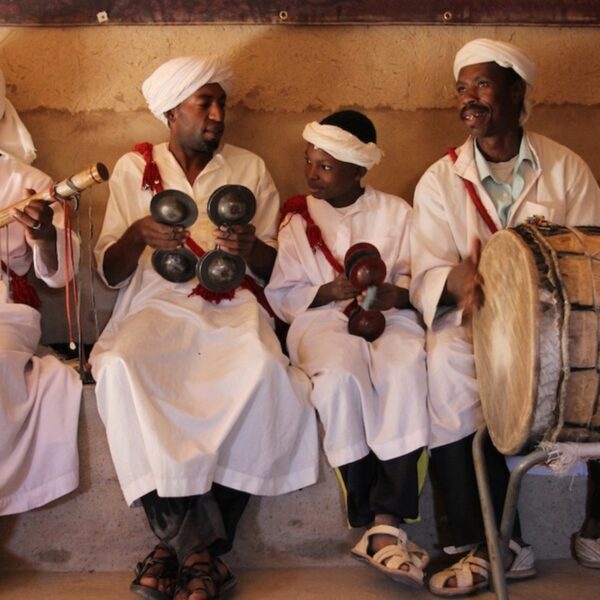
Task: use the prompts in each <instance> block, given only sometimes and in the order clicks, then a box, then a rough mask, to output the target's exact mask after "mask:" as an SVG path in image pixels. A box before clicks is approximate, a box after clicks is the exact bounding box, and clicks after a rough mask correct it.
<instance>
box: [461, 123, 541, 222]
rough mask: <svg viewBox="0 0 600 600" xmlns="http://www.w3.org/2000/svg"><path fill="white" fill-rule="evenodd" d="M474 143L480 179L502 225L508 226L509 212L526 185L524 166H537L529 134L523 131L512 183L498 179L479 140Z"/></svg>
mask: <svg viewBox="0 0 600 600" xmlns="http://www.w3.org/2000/svg"><path fill="white" fill-rule="evenodd" d="M473 144H474V155H475V164H476V165H477V171H478V173H479V179H480V181H481V183H482V184H483V187H484V188H485V189H486V191H487V193H488V194H489V195H490V198H491V199H492V202H493V203H494V205H495V207H496V210H497V211H498V216H499V217H500V221H501V222H502V225H503V226H504V227H506V223H507V221H508V213H509V212H510V209H511V207H512V205H513V204H514V202H515V200H516V199H517V198H518V197H519V195H520V194H521V192H522V191H523V186H524V185H525V179H524V177H523V174H522V169H524V168H533V169H535V168H537V162H536V160H535V156H534V155H533V152H532V150H531V147H530V146H529V142H528V141H527V136H526V135H525V134H524V133H523V137H522V138H521V145H520V147H519V154H517V156H516V161H515V165H514V168H513V173H512V178H511V183H504V182H502V181H497V180H496V178H495V177H494V174H493V173H492V171H491V169H490V164H489V163H488V161H487V160H486V159H485V158H484V157H483V154H481V151H480V150H479V148H478V147H477V142H476V141H475V140H473Z"/></svg>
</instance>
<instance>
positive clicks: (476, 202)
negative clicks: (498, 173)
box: [448, 148, 498, 233]
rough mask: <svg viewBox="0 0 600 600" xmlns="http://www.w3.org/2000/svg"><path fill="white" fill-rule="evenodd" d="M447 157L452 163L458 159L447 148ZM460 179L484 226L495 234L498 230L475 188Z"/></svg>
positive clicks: (454, 151) (454, 152)
mask: <svg viewBox="0 0 600 600" xmlns="http://www.w3.org/2000/svg"><path fill="white" fill-rule="evenodd" d="M448 156H450V158H451V159H452V162H456V159H457V158H458V155H457V154H456V149H455V148H448ZM461 179H462V181H463V183H464V184H465V188H467V192H468V194H469V196H470V198H471V201H472V202H473V204H474V205H475V208H476V209H477V212H478V213H479V215H480V216H481V218H482V219H483V220H484V221H485V224H486V225H487V226H488V229H489V230H490V231H491V232H492V233H496V231H498V228H497V227H496V223H494V221H493V219H492V217H490V214H489V213H488V211H487V210H485V206H483V204H482V202H481V198H480V197H479V194H478V193H477V190H476V189H475V186H474V185H473V183H472V182H471V181H469V180H468V179H465V178H464V177H461Z"/></svg>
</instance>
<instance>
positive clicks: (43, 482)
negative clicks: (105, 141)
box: [0, 155, 81, 515]
mask: <svg viewBox="0 0 600 600" xmlns="http://www.w3.org/2000/svg"><path fill="white" fill-rule="evenodd" d="M0 182H1V186H2V192H0V208H5V207H8V206H11V205H13V204H15V203H16V202H18V201H20V200H22V199H23V198H24V197H25V195H26V192H25V189H26V188H31V189H35V190H36V191H41V190H43V189H45V188H47V187H48V186H49V185H50V184H51V183H52V182H51V180H50V178H49V177H48V176H47V175H44V173H42V172H41V171H38V170H37V169H35V168H33V167H30V166H29V165H27V164H25V163H22V162H21V161H19V160H17V159H14V158H11V157H8V156H5V155H2V156H0ZM53 208H54V211H55V216H54V224H55V226H56V227H57V233H58V237H57V251H58V257H59V267H58V269H57V271H56V272H54V273H50V272H49V271H48V269H47V268H46V266H45V265H44V264H43V263H42V261H41V255H40V253H39V251H38V249H37V248H36V249H35V251H33V252H32V250H31V247H30V246H29V245H28V244H27V242H26V241H25V235H24V230H23V227H22V226H21V225H20V224H18V223H11V224H9V225H8V227H5V228H2V229H0V259H2V260H3V261H4V262H5V263H7V264H8V266H9V267H10V268H11V269H12V270H13V271H15V272H16V273H17V274H19V275H23V274H25V273H26V272H27V271H28V270H29V268H30V267H31V264H32V262H33V265H34V270H35V274H36V276H37V277H39V278H40V279H42V280H43V281H44V282H45V283H46V284H47V285H49V286H51V287H61V286H63V285H64V282H65V279H64V278H65V271H64V269H65V262H64V260H63V257H64V244H63V231H64V230H63V229H62V209H61V208H60V207H59V206H57V205H56V204H55V205H53ZM73 245H74V250H75V255H76V256H75V261H76V264H77V262H78V254H79V241H78V239H77V236H75V235H74V236H73ZM40 336H41V329H40V313H39V312H38V311H37V310H35V309H34V308H31V307H30V306H25V305H24V304H14V303H13V302H12V300H11V299H10V298H9V295H8V282H7V278H6V275H4V274H3V276H2V277H0V465H1V467H0V515H8V514H13V513H19V512H23V511H26V510H30V509H32V508H36V507H38V506H42V505H43V504H46V503H47V502H50V501H51V500H54V499H55V498H58V497H60V496H63V495H64V494H66V493H68V492H70V491H71V490H73V489H75V488H76V487H77V485H78V482H79V461H78V455H77V424H78V418H79V404H80V401H81V382H80V379H79V377H78V375H77V373H76V372H75V371H74V370H73V369H72V368H70V367H67V366H65V365H63V364H62V363H61V362H60V361H58V360H57V359H56V358H55V357H53V356H44V357H43V358H40V357H37V356H34V352H35V351H36V348H37V346H38V343H39V340H40Z"/></svg>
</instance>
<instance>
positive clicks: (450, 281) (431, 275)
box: [411, 39, 600, 596]
mask: <svg viewBox="0 0 600 600" xmlns="http://www.w3.org/2000/svg"><path fill="white" fill-rule="evenodd" d="M454 76H455V78H456V81H457V83H456V91H457V94H458V111H459V117H460V118H461V119H462V121H463V122H464V124H465V126H466V128H467V131H468V133H469V138H468V139H467V141H466V142H465V143H464V144H463V145H462V146H461V147H460V148H458V149H457V150H456V153H455V155H454V156H452V153H449V155H448V156H445V157H444V158H442V159H440V160H439V161H437V162H436V163H435V164H434V165H433V166H431V167H430V168H429V169H428V170H427V171H426V172H425V174H424V175H423V177H422V178H421V180H420V182H419V184H418V186H417V189H416V192H415V210H414V221H413V228H412V235H411V242H412V253H411V255H412V265H413V266H412V272H413V280H412V285H411V298H412V301H413V303H414V304H415V306H417V307H418V308H419V309H420V310H421V311H422V312H423V315H424V319H425V322H426V324H427V326H428V327H429V332H428V339H427V350H428V381H429V414H430V422H431V440H430V448H431V460H432V465H433V468H434V470H435V472H436V474H437V476H438V479H439V482H440V486H441V492H442V500H443V503H444V506H445V510H446V512H447V516H448V524H449V528H450V532H451V535H452V537H453V541H454V545H455V547H463V548H464V547H467V548H468V547H472V546H477V545H480V547H478V548H475V549H473V550H472V551H471V552H470V553H469V554H468V555H467V556H466V557H465V558H463V559H462V560H461V561H459V562H458V563H457V564H455V565H454V566H453V567H451V568H450V569H447V570H445V571H442V572H441V573H438V574H436V575H434V576H433V577H432V578H431V580H430V589H431V591H432V592H434V593H436V594H439V595H443V596H451V595H458V594H466V593H470V592H473V591H475V590H478V589H481V588H483V587H486V586H487V583H488V578H489V567H490V565H489V562H488V561H487V560H486V550H485V548H484V547H483V545H482V543H483V542H484V539H485V534H484V529H483V523H482V519H481V513H480V509H479V497H478V493H477V486H476V480H475V475H474V468H473V459H472V454H471V444H472V439H473V435H474V432H475V431H476V429H477V428H478V427H479V425H480V424H481V422H482V414H481V406H480V402H479V397H478V392H477V381H476V380H475V370H474V360H473V346H472V344H471V341H470V339H469V335H468V333H467V328H466V327H465V326H464V325H463V324H462V317H463V313H464V312H469V311H470V310H472V309H473V308H474V307H475V306H477V305H478V304H479V303H480V302H481V300H482V289H481V281H480V277H479V275H478V272H477V263H478V253H479V247H480V245H481V243H485V242H486V241H487V240H488V239H489V238H490V237H491V235H492V233H493V232H494V231H495V230H496V229H500V228H504V227H513V226H515V225H517V224H519V223H522V222H523V221H525V219H526V218H527V217H530V216H534V215H536V216H537V215H539V216H542V217H544V218H546V219H547V220H549V221H552V222H554V223H557V224H566V225H586V224H595V225H598V224H600V189H599V188H598V185H597V183H596V181H595V179H594V177H593V176H592V173H591V172H590V169H589V167H588V166H587V165H586V164H585V163H584V161H583V160H582V159H581V158H580V157H579V156H577V155H576V154H575V153H573V152H572V151H570V150H569V149H567V148H565V147H564V146H561V145H560V144H558V143H556V142H554V141H552V140H549V139H548V138H546V137H544V136H541V135H538V134H535V133H532V132H529V131H527V130H525V129H524V128H523V123H524V122H525V120H526V119H527V117H528V116H529V114H530V111H531V106H530V102H529V99H528V92H529V91H530V90H531V88H532V87H533V85H534V83H535V79H536V67H535V65H534V64H533V62H532V61H531V60H530V59H529V58H528V57H527V56H526V55H525V54H524V53H523V52H522V51H521V50H520V49H518V48H516V47H515V46H513V45H511V44H507V43H503V42H497V41H493V40H486V39H479V40H474V41H472V42H469V43H468V44H466V45H465V46H464V47H463V48H462V49H461V50H460V51H459V52H458V54H457V55H456V58H455V62H454ZM456 155H457V156H456ZM467 186H472V188H471V190H469V189H468V187H467ZM474 196H475V197H476V198H478V201H477V199H474V198H473V197H474ZM477 203H479V204H480V206H479V207H477ZM473 242H475V243H473ZM486 452H487V456H486V459H487V464H488V471H489V473H490V483H491V491H492V497H493V502H494V507H495V511H496V515H497V516H498V518H499V517H500V515H501V512H502V506H503V502H504V497H505V492H506V486H507V483H508V475H509V474H508V470H507V468H506V464H505V461H504V457H503V456H501V455H500V454H499V453H498V452H497V451H496V450H495V449H494V448H493V447H492V446H491V444H489V445H488V447H487V450H486ZM590 473H592V472H591V471H590ZM596 505H597V506H598V504H597V503H596ZM598 525H600V522H598V521H597V520H594V519H592V520H588V521H587V522H586V524H585V526H584V528H583V529H582V532H581V535H582V536H585V538H598V537H599V536H600V530H599V529H598ZM591 541H594V543H595V544H596V545H598V541H596V540H591ZM510 550H511V557H510V561H509V566H508V569H507V573H506V575H507V577H508V578H520V577H526V576H529V575H533V574H534V573H535V570H534V559H533V551H532V549H531V547H529V546H527V545H525V544H524V543H523V542H522V540H521V539H520V532H519V524H518V522H517V523H516V526H515V530H514V532H513V540H512V541H511V543H510Z"/></svg>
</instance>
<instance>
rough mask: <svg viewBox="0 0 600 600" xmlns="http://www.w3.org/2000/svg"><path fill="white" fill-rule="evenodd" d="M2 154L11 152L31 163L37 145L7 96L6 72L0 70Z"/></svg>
mask: <svg viewBox="0 0 600 600" xmlns="http://www.w3.org/2000/svg"><path fill="white" fill-rule="evenodd" d="M0 154H10V155H11V156H14V157H15V158H18V159H20V160H22V161H25V162H26V163H28V164H31V163H32V162H33V161H34V160H35V154H36V153H35V146H34V145H33V140H32V139H31V135H30V133H29V131H27V127H25V125H24V123H23V121H21V119H20V118H19V115H18V114H17V111H16V109H15V107H14V106H13V105H12V102H11V101H10V100H9V99H8V98H7V97H6V82H5V80H4V73H2V70H0Z"/></svg>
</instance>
